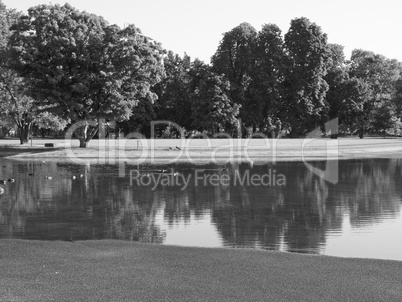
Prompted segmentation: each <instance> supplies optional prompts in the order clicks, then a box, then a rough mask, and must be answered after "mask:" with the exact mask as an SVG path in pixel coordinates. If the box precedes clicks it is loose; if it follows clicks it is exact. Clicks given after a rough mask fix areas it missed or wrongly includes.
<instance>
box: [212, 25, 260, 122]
mask: <svg viewBox="0 0 402 302" xmlns="http://www.w3.org/2000/svg"><path fill="white" fill-rule="evenodd" d="M256 39H257V31H256V30H255V29H254V27H252V26H251V25H250V24H248V23H241V24H240V25H239V26H237V27H235V28H233V29H232V30H231V31H229V32H226V33H224V35H223V39H222V41H221V42H220V44H219V46H218V49H217V51H216V52H215V54H214V55H213V56H212V59H211V63H212V66H213V71H215V72H216V73H217V74H224V75H225V77H226V79H227V80H229V82H230V87H231V91H230V97H231V99H232V100H233V101H234V102H235V103H236V104H239V105H242V108H243V109H242V110H241V112H240V116H241V118H242V121H243V122H244V124H245V126H246V127H248V126H253V125H254V126H255V121H254V119H253V113H255V112H256V111H257V109H256V110H254V111H253V112H251V108H258V104H255V99H253V97H252V95H250V94H249V93H247V90H248V88H249V85H250V83H251V77H250V71H251V70H252V68H253V67H254V61H255V59H254V49H255V46H256ZM246 108H247V109H246Z"/></svg>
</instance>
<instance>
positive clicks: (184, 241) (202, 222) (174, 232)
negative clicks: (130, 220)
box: [155, 213, 222, 247]
mask: <svg viewBox="0 0 402 302" xmlns="http://www.w3.org/2000/svg"><path fill="white" fill-rule="evenodd" d="M163 216H164V215H163V213H158V214H157V215H156V217H155V224H157V225H159V226H160V228H161V229H162V230H163V231H164V232H165V236H166V237H165V241H164V242H163V243H164V244H169V245H182V246H198V247H222V239H221V238H220V235H219V232H218V230H217V229H216V227H215V226H214V225H213V224H212V222H211V216H210V214H209V213H204V215H202V216H201V217H195V216H194V215H193V214H191V215H190V222H186V221H184V220H181V221H179V222H176V223H175V224H174V225H166V224H165V222H164V220H163Z"/></svg>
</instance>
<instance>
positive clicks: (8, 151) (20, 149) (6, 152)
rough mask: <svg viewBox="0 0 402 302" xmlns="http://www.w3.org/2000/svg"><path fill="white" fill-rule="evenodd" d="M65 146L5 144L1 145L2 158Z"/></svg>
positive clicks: (0, 155) (54, 149)
mask: <svg viewBox="0 0 402 302" xmlns="http://www.w3.org/2000/svg"><path fill="white" fill-rule="evenodd" d="M63 149H64V147H40V146H32V147H31V146H27V145H15V146H10V145H5V146H0V158H1V157H7V156H14V155H19V154H38V153H46V152H53V151H59V150H63Z"/></svg>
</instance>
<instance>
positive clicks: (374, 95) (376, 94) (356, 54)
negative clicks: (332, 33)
mask: <svg viewBox="0 0 402 302" xmlns="http://www.w3.org/2000/svg"><path fill="white" fill-rule="evenodd" d="M350 77H355V78H357V79H359V80H360V81H362V82H363V83H365V84H366V85H367V89H368V90H367V93H366V97H365V98H364V100H363V102H364V104H363V108H364V111H363V115H364V117H363V118H362V119H360V121H361V122H360V123H359V126H360V129H359V136H360V138H363V136H364V133H365V131H366V129H371V130H373V129H374V130H375V131H377V130H381V129H375V127H377V126H379V125H381V124H384V123H383V122H380V121H379V120H378V119H383V117H384V116H392V115H393V113H392V111H393V110H394V106H393V104H392V100H393V96H394V95H395V83H396V82H397V80H398V78H399V77H400V64H399V63H398V62H397V61H396V60H389V59H387V58H386V57H384V56H382V55H378V54H375V53H373V52H371V51H365V50H361V49H355V50H353V52H352V56H351V67H350ZM387 110H388V111H389V112H388V113H385V111H387ZM377 111H378V112H377ZM379 112H381V114H379ZM377 113H378V114H377ZM381 127H382V126H381ZM382 130H383V129H382Z"/></svg>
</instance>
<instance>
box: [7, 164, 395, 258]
mask: <svg viewBox="0 0 402 302" xmlns="http://www.w3.org/2000/svg"><path fill="white" fill-rule="evenodd" d="M314 164H315V165H316V166H321V167H323V163H320V162H316V163H314ZM2 165H3V166H6V167H5V168H3V170H2V171H1V173H0V174H1V175H0V179H1V178H6V177H10V176H13V177H14V178H15V179H16V181H15V183H11V184H7V185H6V186H4V188H5V193H4V194H3V195H2V196H0V202H1V203H0V226H1V228H0V238H28V239H41V240H87V239H106V238H114V239H124V240H134V241H143V242H152V243H163V242H165V240H166V236H167V234H168V233H169V229H170V227H172V226H177V225H179V224H183V223H184V225H191V224H193V223H194V222H195V221H197V220H205V217H206V215H207V217H209V219H210V220H209V221H208V223H209V224H212V226H213V227H214V228H216V229H217V231H218V232H217V233H218V234H219V236H220V239H221V240H220V241H221V242H223V245H225V246H230V247H258V248H265V249H281V250H287V251H298V252H308V253H318V252H319V250H320V248H321V247H322V246H324V245H325V243H326V240H327V237H328V236H329V235H331V234H336V233H340V232H342V225H343V221H344V219H350V224H351V225H352V226H353V227H356V228H361V229H365V228H369V227H370V226H371V225H373V224H375V223H378V222H379V221H382V220H386V219H392V218H396V217H399V216H400V210H401V204H402V201H401V200H402V192H401V186H400V184H401V183H402V172H401V171H402V161H401V160H400V159H365V160H345V161H340V162H339V183H338V184H336V185H333V184H330V183H328V182H326V181H325V180H323V179H321V178H319V177H318V176H316V175H314V174H313V173H312V172H311V171H310V170H308V169H307V168H306V167H305V165H304V164H303V163H301V162H283V163H280V162H278V163H276V164H275V165H273V164H272V165H268V166H267V165H265V166H254V167H250V165H248V164H231V165H227V166H226V168H225V169H222V167H218V166H212V165H208V166H203V167H202V168H203V169H205V170H204V171H203V172H200V173H199V175H203V173H204V174H216V175H218V176H219V177H221V176H222V175H224V174H225V175H229V177H230V178H231V179H232V180H233V179H234V178H235V177H236V175H244V173H247V171H248V173H250V175H254V174H258V175H263V174H264V173H267V171H269V169H271V170H272V169H275V171H277V173H278V174H279V173H281V174H283V175H284V176H285V177H286V186H278V185H273V184H271V185H269V186H253V185H239V183H237V185H236V186H235V185H233V182H232V183H231V184H230V185H226V184H222V183H220V184H218V185H211V184H207V185H206V186H204V185H203V184H202V183H196V182H195V171H194V169H197V168H198V169H199V168H200V167H197V166H194V167H192V166H189V165H185V164H178V165H175V166H172V167H173V168H174V169H175V171H179V172H180V173H181V174H180V175H182V176H184V177H186V178H187V177H190V179H191V181H190V183H189V185H188V187H186V188H183V187H182V186H179V185H173V186H162V185H159V186H157V187H156V189H155V190H153V189H152V186H137V185H135V184H134V185H130V179H129V177H128V176H127V177H124V178H120V177H118V167H117V166H113V165H82V166H80V165H72V164H60V163H38V162H36V163H32V162H11V161H4V160H3V161H2ZM142 168H143V169H149V168H150V167H142ZM151 168H152V169H160V168H162V167H151ZM164 168H166V167H164ZM32 173H33V175H30V174H32ZM73 175H74V176H76V178H75V179H73V177H72V176H73ZM80 175H81V176H80ZM46 176H52V179H51V180H49V179H46ZM345 217H347V218H345ZM201 235H202V234H196V233H195V234H193V236H194V237H196V236H201ZM392 236H393V235H392V234H390V237H391V238H392ZM394 236H395V238H399V237H398V236H400V234H396V233H395V234H394ZM203 240H208V238H206V239H205V238H203ZM183 244H184V242H183Z"/></svg>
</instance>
